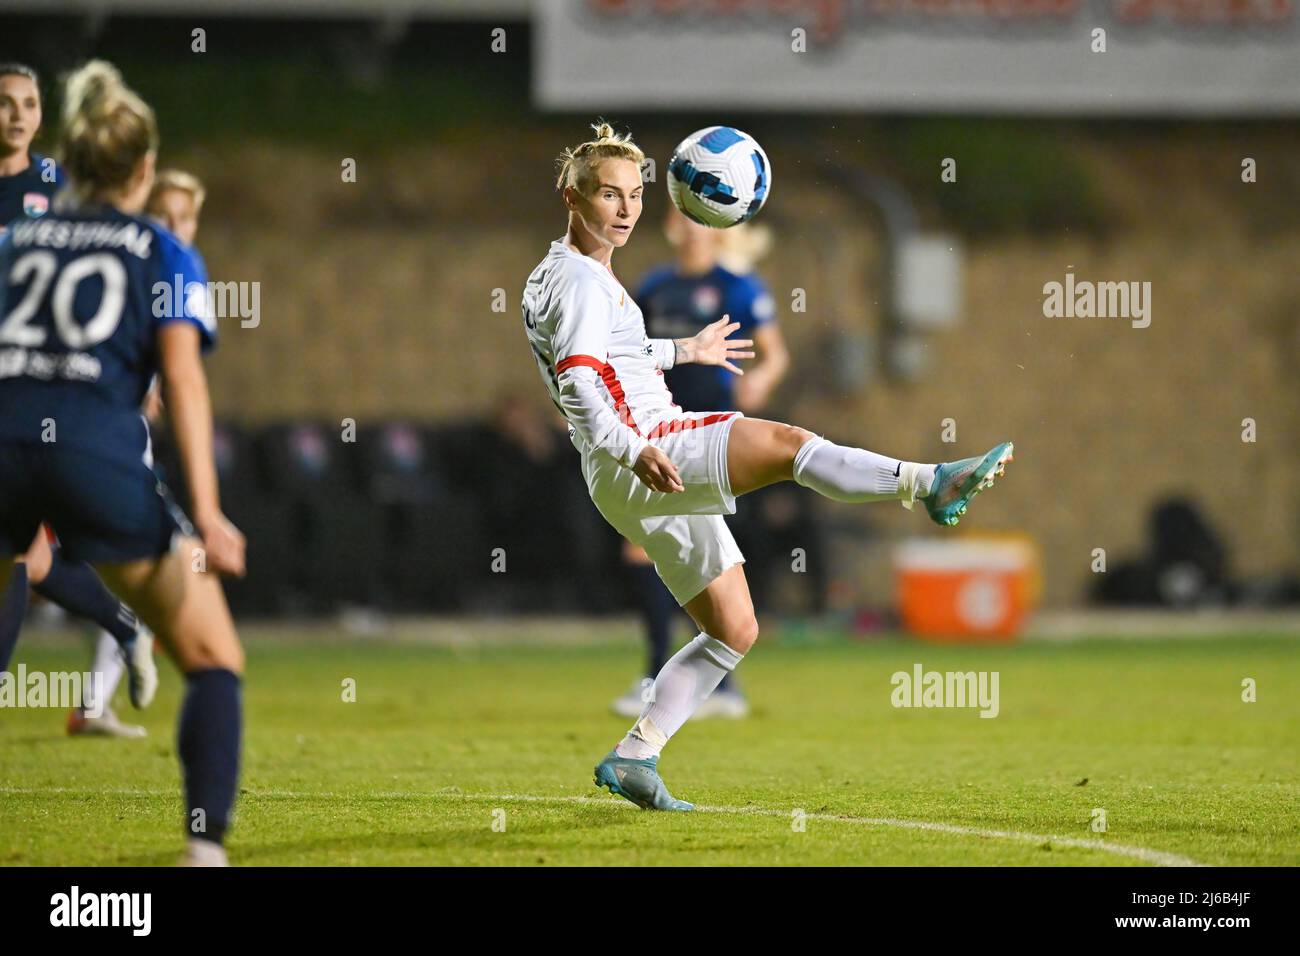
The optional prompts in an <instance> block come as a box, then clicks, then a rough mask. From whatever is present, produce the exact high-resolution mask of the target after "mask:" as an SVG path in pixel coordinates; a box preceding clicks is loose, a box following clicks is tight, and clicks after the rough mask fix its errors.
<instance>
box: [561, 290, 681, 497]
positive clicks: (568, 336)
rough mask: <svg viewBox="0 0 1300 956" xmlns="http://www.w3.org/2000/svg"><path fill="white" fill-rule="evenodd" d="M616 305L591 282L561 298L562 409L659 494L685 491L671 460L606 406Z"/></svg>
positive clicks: (583, 432) (585, 435)
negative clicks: (607, 368)
mask: <svg viewBox="0 0 1300 956" xmlns="http://www.w3.org/2000/svg"><path fill="white" fill-rule="evenodd" d="M612 321H613V302H612V300H610V299H609V298H608V296H607V295H606V294H605V293H604V292H603V291H602V290H601V289H600V288H599V287H598V286H595V285H593V284H592V283H589V282H574V283H572V284H570V285H569V287H568V288H567V289H565V290H564V292H563V293H562V297H561V299H560V307H559V315H558V317H557V319H556V328H555V332H554V336H553V339H552V345H553V349H552V352H553V354H554V355H555V356H556V362H555V373H556V384H557V385H558V387H559V392H560V408H561V410H562V411H563V412H564V415H565V417H566V418H568V420H569V422H570V423H571V424H572V425H573V427H574V429H575V430H576V431H577V432H578V434H580V435H581V436H582V438H583V441H585V442H586V443H587V444H588V445H590V446H591V447H592V448H594V449H596V450H598V451H601V452H604V453H605V454H607V455H609V456H610V457H612V458H613V459H615V460H616V461H618V462H619V463H620V464H622V465H623V466H625V467H627V468H631V469H632V470H633V471H634V472H636V474H637V477H639V478H640V479H641V480H642V481H643V482H644V483H645V484H646V485H647V486H649V487H650V488H652V489H653V490H655V491H664V492H670V491H684V490H685V485H683V484H682V482H681V478H680V477H679V475H678V474H677V469H676V468H675V467H674V466H673V463H672V462H671V461H669V460H668V456H667V455H665V454H664V453H663V452H662V451H660V450H659V449H658V448H656V447H655V446H654V445H651V444H650V443H649V442H648V441H647V440H646V439H645V438H643V437H642V436H640V435H638V434H637V433H636V432H635V431H634V430H633V429H631V428H630V427H628V426H627V425H625V424H623V422H622V421H620V420H619V417H618V415H617V414H616V413H615V412H614V410H613V409H612V408H610V407H609V405H608V404H607V403H606V402H605V399H604V396H603V395H602V393H601V389H602V388H603V387H604V386H603V384H602V383H601V380H600V372H601V370H602V369H603V368H604V366H605V359H606V358H607V357H608V355H609V348H608V346H609V330H610V324H611V322H612Z"/></svg>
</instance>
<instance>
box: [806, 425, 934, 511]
mask: <svg viewBox="0 0 1300 956" xmlns="http://www.w3.org/2000/svg"><path fill="white" fill-rule="evenodd" d="M935 467H936V466H935V465H923V464H919V463H918V462H914V461H899V460H898V459H897V458H886V457H885V456H884V455H877V454H876V453H875V452H874V451H867V450H866V449H865V448H846V447H845V446H843V445H837V444H835V443H834V442H830V441H827V440H826V439H825V438H810V439H808V440H807V441H806V442H804V445H803V447H802V448H800V449H799V452H798V454H796V455H795V456H794V480H795V481H796V482H798V483H799V484H801V485H803V486H804V487H805V488H811V489H812V490H813V491H815V492H817V493H818V494H819V495H825V496H826V497H827V498H830V499H832V500H834V501H846V502H849V503H852V504H858V503H860V502H864V501H895V500H902V502H903V503H904V504H905V505H908V506H909V507H910V506H911V503H912V502H913V501H914V500H916V499H917V498H924V497H925V496H926V495H928V494H929V493H930V484H931V482H933V481H934V471H935Z"/></svg>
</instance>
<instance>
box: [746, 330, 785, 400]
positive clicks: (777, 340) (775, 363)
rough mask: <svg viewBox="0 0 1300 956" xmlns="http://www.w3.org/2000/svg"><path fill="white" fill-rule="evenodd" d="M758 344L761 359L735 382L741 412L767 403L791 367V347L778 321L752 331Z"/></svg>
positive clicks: (755, 342)
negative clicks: (786, 342)
mask: <svg viewBox="0 0 1300 956" xmlns="http://www.w3.org/2000/svg"><path fill="white" fill-rule="evenodd" d="M751 334H752V335H753V336H754V344H755V345H756V346H757V347H758V361H757V362H756V363H755V364H754V366H753V367H752V368H751V369H750V370H749V374H748V375H746V376H745V377H744V379H742V380H741V381H739V382H737V383H736V407H737V408H739V409H740V410H741V411H742V412H747V413H752V412H757V411H759V410H760V409H762V407H763V406H764V405H766V404H767V401H768V399H769V398H770V397H771V395H772V392H773V391H774V390H775V389H776V387H777V386H778V385H780V384H781V380H782V379H783V378H785V373H786V372H787V371H788V370H789V368H790V350H789V349H787V348H786V345H785V336H783V335H782V334H781V329H780V327H779V326H777V325H776V324H775V323H772V322H769V323H768V324H766V325H760V326H759V327H758V328H756V329H754V331H753V332H752V333H751Z"/></svg>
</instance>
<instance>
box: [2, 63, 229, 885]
mask: <svg viewBox="0 0 1300 956" xmlns="http://www.w3.org/2000/svg"><path fill="white" fill-rule="evenodd" d="M157 148H158V131H157V125H156V122H155V120H154V114H153V110H152V109H150V107H149V106H148V105H147V104H146V103H145V102H144V101H143V100H141V99H140V97H139V96H137V95H136V93H135V92H134V91H132V90H130V89H129V88H128V87H127V86H126V85H125V84H124V83H123V81H122V78H121V76H120V74H119V73H118V72H117V70H116V69H114V68H113V67H112V66H111V65H109V64H107V63H104V62H102V61H92V62H90V63H87V64H86V65H85V66H83V67H82V68H81V69H79V70H77V71H76V72H74V73H73V74H72V75H71V76H70V77H69V78H68V79H67V83H66V89H65V93H64V116H63V130H62V157H61V158H62V164H63V166H64V168H65V169H66V170H67V172H68V175H69V178H70V179H71V181H72V184H73V190H74V192H73V194H72V195H71V196H70V197H69V198H70V201H69V202H68V204H67V205H66V207H65V206H64V205H63V204H62V203H61V202H60V203H56V205H55V208H54V209H53V210H52V211H51V212H50V213H47V214H46V215H45V216H44V217H42V218H41V219H39V220H28V221H20V222H18V223H15V224H14V225H13V227H12V228H11V229H10V230H9V232H8V233H7V235H6V236H5V238H4V240H3V241H2V242H0V316H3V318H0V586H2V585H3V584H4V583H5V582H6V581H7V579H8V577H9V575H10V574H11V573H12V571H13V560H12V558H13V556H14V555H15V554H18V553H20V552H21V551H22V550H23V549H24V548H26V546H27V544H28V542H29V541H30V540H31V538H32V535H33V534H34V533H35V530H36V528H37V527H38V526H39V525H40V523H41V522H42V521H48V522H49V524H50V525H51V526H52V527H53V528H54V529H55V531H56V532H57V533H58V535H59V538H60V540H61V541H62V542H63V546H64V548H65V549H66V551H67V553H68V556H69V557H70V558H73V559H77V560H85V561H89V562H91V563H92V564H93V565H94V566H95V568H96V570H98V571H99V573H100V575H101V576H102V577H103V578H104V580H105V581H106V582H107V583H108V585H109V587H110V588H111V589H112V590H113V591H115V592H116V593H117V594H119V595H121V596H122V597H123V598H125V599H126V600H127V601H128V602H129V603H130V605H131V606H132V607H134V608H136V610H137V611H138V612H139V614H140V616H141V617H142V618H143V619H144V620H145V622H146V623H147V624H149V626H150V627H151V628H152V629H153V630H154V632H155V633H156V634H157V635H158V638H159V639H160V640H161V641H162V642H163V645H164V646H165V647H166V648H167V650H168V651H169V652H170V653H171V655H172V657H173V658H174V659H175V661H176V663H177V665H178V666H179V668H180V669H181V671H182V672H183V673H184V674H185V678H186V684H187V689H186V694H185V701H184V704H183V705H182V708H181V713H180V720H179V724H180V726H179V734H178V750H179V753H180V759H181V764H182V767H183V770H184V784H185V797H186V803H187V806H188V810H189V813H188V815H187V818H186V824H187V830H188V833H189V842H188V844H187V850H186V856H185V862H187V863H189V864H191V865H222V864H224V863H225V862H226V854H225V850H224V849H223V845H222V841H223V838H224V835H225V831H226V827H227V825H228V823H229V820H230V811H231V807H232V805H233V803H234V798H235V788H236V783H237V778H238V772H239V749H240V724H241V715H240V711H241V705H240V678H239V674H240V673H241V671H242V669H243V664H244V656H243V650H242V648H241V647H240V644H239V638H238V637H237V636H236V634H235V627H234V623H233V621H232V620H231V617H230V611H229V609H228V607H227V606H226V601H225V596H224V594H223V593H222V590H221V585H220V583H219V582H218V580H217V578H216V575H215V574H214V573H212V572H220V573H230V574H236V575H242V574H243V572H244V538H243V535H241V534H240V533H239V531H238V530H236V529H235V528H234V526H232V525H231V524H230V523H229V522H228V521H227V520H226V518H225V517H224V515H223V514H222V512H221V507H220V504H219V501H218V496H217V479H216V469H215V467H214V464H213V457H212V410H211V405H210V400H209V396H208V387H207V380H206V378H205V377H204V373H203V365H202V360H201V355H200V351H201V349H202V348H203V347H205V346H210V345H211V344H212V342H213V340H214V336H215V328H214V320H213V318H212V310H211V304H210V301H209V297H208V295H207V289H206V276H204V275H203V274H202V270H201V269H200V268H199V267H198V265H197V263H196V260H195V259H194V257H193V256H192V255H191V254H190V252H189V251H188V250H187V249H186V248H185V247H184V246H183V245H182V244H181V243H180V242H179V241H178V240H177V239H176V238H175V237H174V236H172V235H171V233H169V232H168V231H167V230H166V229H163V228H162V227H161V226H158V225H156V224H155V223H152V222H150V221H149V220H147V219H144V218H142V217H141V216H140V215H139V214H140V212H141V211H142V210H143V208H144V204H145V201H146V199H147V198H148V196H149V190H150V187H151V185H152V183H153V178H154V157H155V155H156V152H157ZM62 198H63V197H62V196H60V200H62ZM177 275H180V276H181V280H180V282H181V286H182V288H183V289H185V290H186V294H185V295H184V296H181V297H180V298H181V299H182V300H183V301H179V302H175V301H170V297H169V296H162V297H157V296H155V294H154V292H153V289H154V288H155V284H160V287H161V288H167V289H170V288H172V287H173V285H174V283H175V276H177ZM155 371H156V372H158V373H159V374H160V376H161V380H162V388H163V397H164V399H165V400H166V403H167V407H168V410H169V413H170V418H171V421H172V424H173V428H174V429H175V432H176V443H177V447H178V449H179V452H180V458H181V462H182V466H183V469H184V472H185V478H186V481H187V484H188V485H189V490H190V494H191V498H192V501H193V506H194V524H195V526H196V527H197V528H198V532H197V536H196V534H195V532H194V530H193V529H192V528H191V527H190V526H189V522H188V521H187V520H185V518H184V516H183V515H180V514H179V512H177V511H176V510H175V508H174V507H172V506H171V505H170V504H169V501H168V499H167V498H166V497H165V489H163V488H162V487H161V485H160V483H159V482H158V480H157V477H156V476H155V475H154V473H153V471H152V470H151V469H150V468H149V466H148V465H147V464H146V463H145V457H146V454H147V449H148V432H147V429H146V428H145V425H144V422H143V420H142V418H141V416H140V413H139V406H140V401H141V399H143V398H144V395H145V391H146V389H147V388H148V386H149V381H150V379H151V378H152V376H153V375H154V373H155Z"/></svg>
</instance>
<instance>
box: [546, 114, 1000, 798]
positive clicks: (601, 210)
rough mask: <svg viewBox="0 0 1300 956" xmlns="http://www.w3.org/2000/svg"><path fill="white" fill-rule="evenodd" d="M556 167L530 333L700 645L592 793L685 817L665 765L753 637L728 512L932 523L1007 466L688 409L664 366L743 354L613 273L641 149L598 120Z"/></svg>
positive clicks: (620, 516)
mask: <svg viewBox="0 0 1300 956" xmlns="http://www.w3.org/2000/svg"><path fill="white" fill-rule="evenodd" d="M593 128H594V129H595V131H596V138H595V139H594V140H591V141H589V142H586V143H583V144H581V145H580V146H577V147H575V148H573V149H567V150H565V151H564V153H563V154H562V155H561V157H560V166H561V168H560V175H559V181H558V182H557V184H556V186H557V188H558V189H560V190H561V191H562V193H563V196H564V204H565V207H566V208H567V209H568V213H569V225H568V231H567V233H566V234H565V236H564V238H562V239H557V240H556V241H555V242H552V243H551V248H550V251H549V252H547V254H546V258H545V259H543V260H542V262H541V264H540V265H538V266H537V268H536V269H534V270H533V273H532V275H530V276H529V277H528V284H527V286H526V288H525V289H524V300H523V312H524V325H525V327H526V329H527V332H528V341H529V344H530V345H531V346H532V350H533V355H534V357H535V358H536V360H537V365H538V368H539V369H540V370H541V374H542V379H543V381H544V382H545V383H546V387H547V389H548V390H549V391H550V394H551V399H552V401H554V402H555V404H556V407H558V408H559V409H560V412H561V413H562V414H563V415H564V417H565V418H566V419H568V421H569V426H570V427H569V433H570V437H571V439H572V441H573V444H574V445H575V447H576V448H577V449H578V452H579V455H580V458H581V464H582V474H583V478H585V479H586V482H587V489H588V491H589V492H590V494H591V500H592V501H593V502H594V503H595V505H596V507H597V508H598V509H599V510H600V513H601V514H602V515H604V517H605V520H607V521H608V522H609V523H610V524H611V525H613V527H614V528H615V530H617V531H618V532H619V534H621V535H623V536H624V537H626V538H627V539H628V540H630V541H632V542H633V543H635V544H638V545H640V546H641V547H642V548H644V549H645V550H646V553H647V554H649V556H650V558H651V560H652V561H654V564H655V569H656V570H657V571H658V573H659V576H660V577H661V578H662V579H663V581H664V584H665V585H667V587H668V589H669V590H670V591H671V592H672V594H673V596H674V597H675V598H676V599H677V601H678V603H680V604H681V605H682V607H683V608H684V609H685V610H686V612H687V613H688V614H690V616H691V618H692V619H693V620H694V621H695V623H696V625H697V626H698V627H699V628H700V634H699V636H697V637H696V638H695V639H694V640H693V641H691V642H690V643H689V644H687V645H686V646H685V647H683V648H682V649H681V650H680V651H678V652H677V653H676V654H675V655H674V656H673V657H672V658H670V659H669V661H668V663H666V664H665V665H664V666H663V668H662V669H661V670H660V671H659V675H658V676H657V677H656V678H655V682H654V686H653V688H651V691H650V693H649V694H648V695H647V696H648V697H649V702H648V703H647V704H646V707H645V709H644V710H643V711H642V712H641V716H640V717H638V718H637V721H636V723H635V724H634V725H633V726H632V729H631V730H629V731H628V733H627V735H626V736H625V737H624V738H623V740H622V741H620V742H619V743H618V744H617V745H616V746H615V748H614V749H613V750H611V751H610V753H609V754H608V756H606V757H605V759H604V760H602V761H601V762H600V763H599V764H598V765H597V766H596V769H595V776H596V784H597V786H603V787H608V788H609V790H610V791H611V792H612V793H617V794H619V795H620V796H623V797H626V798H627V799H628V800H631V801H632V802H633V803H635V804H637V805H638V806H640V807H642V808H643V809H654V810H691V809H693V807H692V805H691V804H689V803H687V802H685V801H683V800H677V799H674V798H673V796H672V795H671V794H670V793H669V792H668V788H667V787H665V786H664V782H663V780H662V779H660V777H659V771H658V761H659V754H660V753H661V751H662V750H663V748H664V745H665V744H666V743H667V742H668V739H669V738H670V737H672V735H673V734H674V733H676V732H677V730H678V729H680V728H681V726H682V725H683V724H684V723H686V721H687V720H688V719H689V718H690V716H691V714H692V713H694V711H695V709H696V708H697V707H698V706H699V704H700V703H701V701H703V700H704V699H705V698H706V697H708V696H709V694H711V693H712V692H713V689H714V688H715V687H717V685H718V683H719V682H720V681H721V680H722V677H723V675H724V674H725V673H726V672H727V671H730V670H732V669H734V668H735V667H736V665H737V664H739V663H740V661H741V659H742V658H743V657H744V656H745V654H746V653H747V652H748V651H749V649H750V648H751V647H752V646H753V644H754V641H755V640H757V638H758V621H757V620H756V618H755V616H754V606H753V603H752V601H751V600H750V596H749V586H748V584H747V583H746V581H745V572H744V568H743V567H742V564H743V562H744V557H743V555H741V553H740V549H739V548H737V547H736V542H735V541H734V540H733V539H732V537H731V532H730V531H729V530H728V528H727V525H726V523H725V522H724V521H723V520H722V515H727V514H734V513H735V510H736V496H737V495H743V494H745V493H746V492H750V491H754V490H755V489H757V488H762V487H764V486H766V485H770V484H773V483H775V482H778V481H795V482H798V483H799V484H801V485H803V486H805V487H807V488H811V489H812V490H814V491H816V492H818V493H820V494H822V495H825V496H826V497H828V498H832V499H834V500H836V501H847V502H864V501H902V502H903V503H904V505H905V506H906V507H909V508H910V507H911V505H912V502H914V501H916V500H918V499H919V500H920V501H921V502H922V504H924V505H925V508H926V510H927V511H928V512H929V514H930V517H931V518H933V519H934V521H936V522H937V523H939V524H943V525H953V524H956V523H957V521H958V519H959V518H960V516H961V515H962V514H963V513H964V512H965V511H966V506H967V503H968V502H969V501H970V499H971V498H973V497H974V496H975V495H976V494H978V493H979V492H980V491H982V490H983V489H985V488H988V487H991V486H992V484H993V479H994V478H995V477H996V476H999V475H1001V474H1002V473H1003V468H1004V466H1005V464H1006V462H1008V461H1010V460H1011V453H1012V446H1011V443H1010V442H1003V443H1001V444H999V445H997V446H995V447H994V448H993V449H991V450H990V451H989V452H988V453H987V454H985V455H983V456H980V457H976V458H966V459H963V460H961V461H956V462H950V463H947V464H942V465H927V464H920V463H917V462H908V461H900V460H899V459H897V458H889V457H885V456H883V455H878V454H875V453H874V452H870V451H866V450H863V449H860V448H850V447H845V446H841V445H836V444H834V443H832V442H829V441H827V440H826V439H824V438H821V437H818V436H817V435H814V434H813V433H812V432H809V431H805V430H804V429H802V428H796V427H795V426H793V425H785V424H782V423H780V422H772V421H765V420H762V419H757V418H746V417H745V416H744V415H742V414H741V413H740V412H735V411H725V410H722V411H717V412H683V411H682V410H681V409H680V408H679V407H678V406H676V405H674V404H673V399H672V395H671V394H670V393H669V392H668V389H667V387H666V386H665V385H664V379H663V372H662V370H663V369H666V368H671V367H672V366H673V365H675V364H683V363H686V362H696V363H700V364H704V365H722V366H724V367H726V368H727V369H729V370H730V371H732V372H734V373H735V374H737V375H743V374H744V372H743V371H742V370H741V369H740V368H738V367H737V366H736V365H734V364H733V362H734V361H735V360H740V359H746V358H752V357H753V354H754V353H753V352H751V351H748V349H749V348H750V347H751V345H752V343H751V342H750V341H749V340H746V339H728V338H727V336H728V335H729V334H731V333H732V332H733V331H735V329H736V328H737V325H736V324H735V323H729V322H728V321H727V320H726V319H725V318H724V319H723V320H722V321H719V322H715V323H714V324H713V325H710V326H708V327H706V328H705V329H704V330H703V331H701V332H700V333H699V334H698V335H696V336H693V337H692V338H688V339H677V340H669V339H648V338H647V337H646V332H645V323H644V322H643V321H642V318H641V310H640V309H638V308H637V305H636V303H635V302H633V301H632V296H631V295H630V294H629V293H628V292H627V291H626V290H625V289H624V288H623V286H622V285H621V284H620V283H619V281H618V279H617V278H616V277H615V276H614V273H613V271H612V269H611V266H610V263H611V259H612V257H613V253H614V250H615V249H617V248H619V247H621V246H623V245H624V244H625V243H626V242H627V240H628V238H629V237H630V236H631V234H632V229H633V227H635V226H636V222H637V219H638V218H640V215H641V200H642V183H641V165H642V163H643V161H644V158H645V157H644V154H643V153H642V152H641V150H640V149H639V148H638V147H637V146H636V144H635V143H633V142H632V140H631V138H630V137H629V136H626V135H617V134H615V132H614V130H613V128H612V127H611V126H609V125H608V124H607V123H600V124H598V125H596V126H595V127H593Z"/></svg>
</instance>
